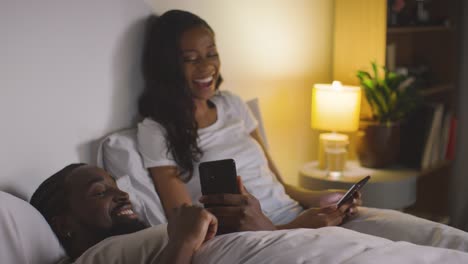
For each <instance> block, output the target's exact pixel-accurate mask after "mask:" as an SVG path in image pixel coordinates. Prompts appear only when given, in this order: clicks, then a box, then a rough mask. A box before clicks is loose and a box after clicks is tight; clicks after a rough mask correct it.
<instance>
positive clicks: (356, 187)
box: [336, 176, 371, 207]
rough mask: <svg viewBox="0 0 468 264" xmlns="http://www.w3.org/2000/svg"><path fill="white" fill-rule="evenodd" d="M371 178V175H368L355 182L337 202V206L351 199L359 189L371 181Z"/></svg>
mask: <svg viewBox="0 0 468 264" xmlns="http://www.w3.org/2000/svg"><path fill="white" fill-rule="evenodd" d="M370 178H371V177H370V176H366V177H365V178H364V179H362V180H360V181H358V182H357V183H355V184H353V186H351V188H349V190H348V191H347V192H346V193H345V195H343V197H341V199H340V200H339V201H338V202H337V203H336V206H338V207H340V206H342V205H343V204H345V203H346V202H348V201H349V200H350V199H352V198H353V196H354V194H355V193H356V192H357V191H359V190H360V189H361V188H362V187H363V186H364V185H365V184H366V183H367V181H369V179H370Z"/></svg>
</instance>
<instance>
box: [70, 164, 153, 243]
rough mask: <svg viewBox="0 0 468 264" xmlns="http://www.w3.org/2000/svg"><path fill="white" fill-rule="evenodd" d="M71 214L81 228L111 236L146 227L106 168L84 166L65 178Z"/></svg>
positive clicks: (103, 235) (126, 195)
mask: <svg viewBox="0 0 468 264" xmlns="http://www.w3.org/2000/svg"><path fill="white" fill-rule="evenodd" d="M66 186H67V190H69V194H68V201H69V208H70V211H69V215H70V216H71V217H72V218H73V219H74V222H75V223H76V224H77V225H79V228H78V229H80V230H83V231H84V230H86V231H87V232H94V233H95V234H96V235H98V236H102V237H104V238H105V237H108V236H112V235H121V234H127V233H132V232H135V231H139V230H141V229H144V228H145V227H146V226H145V225H144V224H143V223H142V222H141V221H140V220H139V219H138V216H137V214H135V212H134V211H133V208H132V204H131V203H130V200H129V197H128V194H127V193H126V192H123V191H121V190H120V189H119V188H118V187H117V185H116V182H115V180H114V179H113V178H112V177H111V176H110V175H109V174H108V173H107V172H106V171H104V170H102V169H100V168H97V167H93V166H88V165H87V166H82V167H79V168H77V169H76V170H74V171H73V172H72V173H71V174H70V175H69V176H68V177H67V179H66Z"/></svg>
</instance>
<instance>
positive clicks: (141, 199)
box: [97, 128, 167, 226]
mask: <svg viewBox="0 0 468 264" xmlns="http://www.w3.org/2000/svg"><path fill="white" fill-rule="evenodd" d="M136 142H137V139H136V128H133V129H127V130H123V131H119V132H115V133H113V134H111V135H109V136H108V137H106V138H104V139H103V140H102V141H101V143H100V145H99V149H98V161H97V164H98V166H100V167H102V168H104V169H105V170H107V171H108V172H109V173H110V174H111V175H112V176H113V177H114V178H116V180H117V185H118V186H119V188H120V189H122V190H123V191H126V192H127V193H128V194H129V195H130V201H131V202H132V204H133V207H134V210H135V212H136V213H137V214H139V215H140V217H141V218H142V220H143V221H145V222H146V223H147V224H149V225H151V226H155V225H159V224H162V223H167V220H166V216H165V214H164V209H163V207H162V205H161V202H160V200H159V197H158V194H157V193H156V190H155V188H154V185H153V181H152V180H151V178H150V176H149V172H148V170H147V169H145V168H144V167H143V161H142V158H141V156H140V153H139V152H138V150H137V145H136V144H137V143H136Z"/></svg>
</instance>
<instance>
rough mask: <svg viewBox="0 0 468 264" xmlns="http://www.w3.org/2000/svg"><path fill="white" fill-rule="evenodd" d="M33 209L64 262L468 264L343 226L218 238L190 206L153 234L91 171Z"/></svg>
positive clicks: (462, 257)
mask: <svg viewBox="0 0 468 264" xmlns="http://www.w3.org/2000/svg"><path fill="white" fill-rule="evenodd" d="M31 204H32V205H33V206H34V207H35V208H37V209H38V210H39V212H41V214H42V215H43V216H44V217H45V219H46V220H47V222H48V223H49V224H50V225H51V227H52V229H53V231H54V232H55V234H56V235H57V237H58V238H59V240H60V242H61V244H62V245H63V247H64V248H65V251H66V252H67V254H68V256H69V257H70V259H66V260H63V261H62V262H61V263H69V262H70V261H71V260H72V261H75V263H77V264H79V263H194V264H200V263H203V264H214V263H223V264H230V263H245V264H254V263H255V264H266V263H268V264H270V263H288V264H293V263H342V262H346V263H350V264H354V263H356V264H357V263H359V264H365V263H375V260H376V259H379V263H414V262H418V263H468V254H467V253H464V252H460V251H455V250H448V249H441V248H433V247H423V246H418V245H414V244H411V243H406V242H392V241H390V240H387V239H383V238H379V237H374V236H369V235H365V234H361V233H358V232H354V231H351V230H347V229H344V228H339V227H325V228H319V229H296V230H280V231H273V232H270V231H257V232H245V233H232V234H228V235H224V236H218V237H216V238H213V237H214V235H215V234H216V231H217V225H218V222H217V219H216V217H214V216H213V215H212V214H210V213H209V212H208V211H206V210H204V209H202V208H197V207H192V206H185V205H184V206H182V207H181V208H178V209H175V213H174V214H173V216H172V217H171V218H170V219H169V223H168V225H167V226H166V225H159V226H155V227H146V225H145V224H143V223H142V222H141V221H140V220H139V219H138V216H137V215H136V214H135V213H134V211H133V209H132V204H131V203H130V201H129V197H128V194H127V193H125V192H123V191H121V190H120V189H119V188H118V187H117V185H116V182H115V181H114V179H113V178H112V177H111V176H110V175H109V174H108V173H107V172H106V171H104V170H102V169H99V168H96V167H93V166H89V165H86V164H72V165H69V166H67V167H65V168H64V169H62V170H60V171H59V172H57V173H56V174H54V175H53V176H51V177H50V178H48V179H47V180H46V181H44V182H43V183H42V184H41V185H40V186H39V188H38V189H37V190H36V192H35V193H34V194H33V196H32V198H31ZM166 230H167V232H166ZM207 240H210V241H209V242H208V243H205V244H204V245H203V247H201V245H202V244H203V243H204V242H205V241H207Z"/></svg>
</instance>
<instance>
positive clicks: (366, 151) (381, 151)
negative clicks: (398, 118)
mask: <svg viewBox="0 0 468 264" xmlns="http://www.w3.org/2000/svg"><path fill="white" fill-rule="evenodd" d="M399 151H400V124H399V123H389V124H381V123H378V122H373V121H363V120H361V123H360V131H359V132H358V135H357V142H356V152H357V155H358V158H359V161H360V162H361V166H363V167H368V168H384V167H388V166H391V165H394V164H395V163H396V162H397V160H398V154H399Z"/></svg>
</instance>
